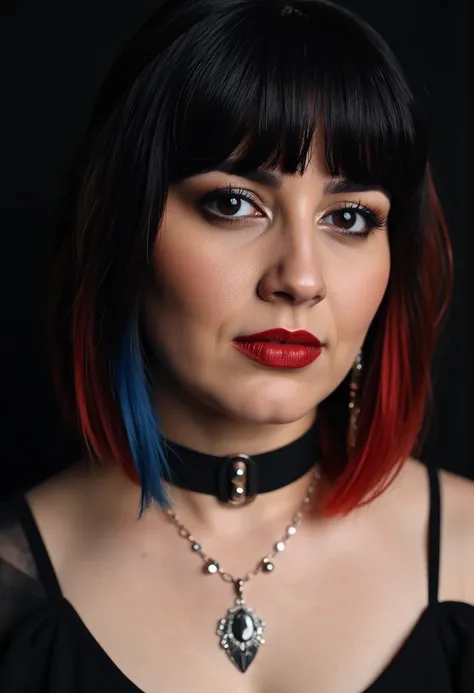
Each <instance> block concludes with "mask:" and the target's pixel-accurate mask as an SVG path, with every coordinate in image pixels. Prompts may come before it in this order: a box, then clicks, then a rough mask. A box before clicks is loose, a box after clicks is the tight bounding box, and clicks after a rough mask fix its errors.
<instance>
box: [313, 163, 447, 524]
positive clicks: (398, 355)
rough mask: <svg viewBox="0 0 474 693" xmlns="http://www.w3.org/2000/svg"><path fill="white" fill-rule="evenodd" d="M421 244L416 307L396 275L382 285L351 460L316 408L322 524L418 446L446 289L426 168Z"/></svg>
mask: <svg viewBox="0 0 474 693" xmlns="http://www.w3.org/2000/svg"><path fill="white" fill-rule="evenodd" d="M422 239H423V247H422V262H421V264H420V267H419V283H420V286H421V287H422V292H421V293H422V295H421V299H420V301H419V304H418V305H415V306H414V305H412V303H410V301H411V296H409V295H407V292H406V291H405V287H404V286H403V281H402V277H401V274H398V276H396V277H395V280H394V281H393V282H392V285H391V286H390V285H389V290H388V301H387V306H386V315H385V319H384V322H383V324H382V325H381V326H380V327H381V331H382V333H381V339H380V338H379V343H380V346H378V344H377V342H376V345H375V349H374V352H373V354H372V359H373V362H372V363H371V364H369V371H368V374H367V378H366V382H365V384H363V385H362V396H361V403H360V406H361V412H360V414H359V420H358V430H359V445H357V444H356V446H355V448H354V449H353V450H352V451H351V452H350V453H347V451H346V450H345V449H344V450H343V449H342V445H341V441H340V440H338V439H337V436H335V435H334V428H333V427H332V428H333V430H332V431H331V430H330V429H331V424H330V420H329V419H330V417H329V416H328V415H327V412H326V411H325V403H324V402H323V403H322V404H321V405H320V412H321V414H320V416H321V419H322V425H321V427H320V435H321V445H322V450H323V460H324V461H323V469H324V471H325V473H326V474H327V476H328V478H329V479H331V480H334V479H336V481H335V483H334V485H333V487H332V489H331V491H330V493H329V494H328V495H327V497H326V498H325V499H324V502H323V505H322V508H321V513H322V515H323V516H324V517H331V516H333V515H338V514H343V515H346V514H348V513H349V512H350V511H351V510H353V509H354V508H355V507H360V506H362V505H366V504H367V503H370V502H371V501H373V500H375V498H377V497H378V496H380V495H381V494H382V493H383V492H384V491H385V490H386V489H387V487H388V486H389V485H390V484H391V483H392V482H393V481H394V480H395V478H396V477H397V476H398V474H399V473H400V471H401V469H402V468H403V465H404V463H405V461H406V460H407V458H409V457H410V455H412V454H413V452H414V450H415V449H416V448H417V447H418V446H419V445H420V444H421V442H422V435H421V430H422V426H423V423H424V416H425V406H426V403H427V402H428V401H429V400H430V399H431V397H432V383H431V370H430V366H431V361H432V356H433V351H434V347H435V343H436V338H437V336H438V331H439V327H440V324H441V320H442V318H443V317H444V315H445V312H446V309H447V306H448V302H449V299H450V297H451V294H452V283H453V258H452V248H451V243H450V239H449V234H448V230H447V225H446V220H445V218H444V215H443V211H442V208H441V205H440V203H439V199H438V196H437V194H436V190H435V186H434V183H433V179H432V176H431V171H430V169H429V167H427V172H426V200H425V216H424V228H423V233H422ZM377 352H378V353H379V354H380V363H379V364H378V363H377V355H378V354H377ZM347 401H349V400H347ZM371 403H372V405H371ZM360 441H362V442H360ZM338 470H340V471H341V473H340V474H337V472H338ZM385 482H388V483H385ZM384 484H385V485H384ZM374 489H375V492H374V493H372V494H371V495H370V492H371V491H373V490H374ZM367 496H369V497H367Z"/></svg>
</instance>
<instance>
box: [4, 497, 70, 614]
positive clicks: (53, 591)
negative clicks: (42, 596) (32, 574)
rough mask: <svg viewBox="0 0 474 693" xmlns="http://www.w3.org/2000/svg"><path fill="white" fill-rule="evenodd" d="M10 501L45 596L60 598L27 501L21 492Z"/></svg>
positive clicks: (51, 567) (60, 595) (50, 565)
mask: <svg viewBox="0 0 474 693" xmlns="http://www.w3.org/2000/svg"><path fill="white" fill-rule="evenodd" d="M12 503H13V505H14V507H15V509H16V511H17V514H18V518H19V520H20V522H21V525H22V527H23V530H24V532H25V535H26V537H27V539H28V543H29V545H30V549H31V553H32V556H33V558H34V560H35V563H36V566H37V568H38V576H39V579H40V582H41V584H42V585H43V589H44V591H45V593H46V596H47V597H48V599H50V600H51V601H54V600H56V599H60V598H61V597H62V592H61V587H60V585H59V581H58V578H57V576H56V573H55V571H54V568H53V564H52V563H51V559H50V557H49V554H48V551H47V549H46V546H45V544H44V541H43V538H42V536H41V533H40V531H39V528H38V525H37V524H36V520H35V518H34V516H33V513H32V511H31V508H30V506H29V504H28V501H27V500H26V498H25V496H24V495H23V494H18V495H16V496H15V497H14V498H13V499H12Z"/></svg>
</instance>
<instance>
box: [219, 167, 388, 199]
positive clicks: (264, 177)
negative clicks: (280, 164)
mask: <svg viewBox="0 0 474 693" xmlns="http://www.w3.org/2000/svg"><path fill="white" fill-rule="evenodd" d="M213 170H214V171H221V172H222V173H230V174H233V175H236V176H239V177H240V178H246V179H247V180H249V181H252V182H253V183H259V184H262V185H266V186H268V187H269V188H275V189H278V188H281V184H282V179H281V176H279V175H278V174H277V173H273V172H272V171H267V170H264V169H257V170H255V171H241V170H239V168H238V161H233V160H228V161H224V162H223V163H222V164H219V165H218V166H216V168H215V169H213ZM375 190H376V191H379V192H381V193H383V194H384V195H385V196H386V197H387V198H388V199H389V200H390V199H391V195H390V193H389V192H388V190H387V189H386V188H384V187H383V186H382V185H380V184H378V183H358V182H357V181H352V180H348V179H347V178H336V179H331V180H328V181H326V183H325V184H324V187H323V194H324V195H341V194H344V193H346V194H348V193H358V192H371V191H375Z"/></svg>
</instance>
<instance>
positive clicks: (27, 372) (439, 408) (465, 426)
mask: <svg viewBox="0 0 474 693" xmlns="http://www.w3.org/2000/svg"><path fill="white" fill-rule="evenodd" d="M156 1H157V0H133V3H132V2H126V3H122V4H119V3H116V2H114V1H112V0H100V2H98V1H97V0H81V2H77V1H76V2H73V1H72V0H68V1H67V2H64V0H61V1H60V0H53V1H51V2H47V1H46V0H43V2H41V3H38V2H37V0H23V1H22V0H0V103H1V108H0V138H1V139H0V172H1V174H2V178H1V180H2V185H1V186H0V230H1V239H2V244H1V253H0V290H1V291H0V296H1V308H0V309H1V315H2V329H1V333H0V334H1V339H0V364H1V371H2V372H1V376H2V377H1V387H0V436H1V448H0V499H1V498H2V497H5V496H7V495H9V494H10V493H12V492H14V491H16V490H17V489H26V488H28V487H30V486H32V485H33V484H35V483H37V482H39V481H40V480H42V479H44V478H46V477H47V476H49V475H51V474H52V473H54V472H55V471H56V470H59V469H60V468H62V467H64V466H66V465H67V464H69V463H70V462H72V461H74V460H75V459H77V457H78V455H79V454H80V452H81V447H80V444H79V441H78V440H77V439H75V438H74V436H72V435H71V434H70V433H69V432H68V431H67V430H66V428H65V425H64V424H63V423H62V420H61V417H60V415H59V410H58V407H57V405H56V403H55V400H54V396H53V393H52V388H51V383H50V377H49V373H48V371H47V367H46V356H45V353H44V349H43V340H42V331H43V323H42V315H41V299H42V295H43V291H44V286H45V278H46V273H47V258H48V253H49V249H50V236H51V223H52V218H53V215H54V212H55V210H56V209H57V205H58V200H59V198H60V194H61V182H62V180H63V179H64V176H65V174H66V172H67V170H68V168H69V166H70V164H71V160H72V158H73V156H74V153H75V151H76V148H77V146H78V145H79V142H80V139H81V136H82V135H83V133H84V131H85V128H86V126H87V119H88V115H89V113H90V110H91V107H92V104H93V101H94V99H95V96H96V94H97V91H98V89H99V87H100V85H101V83H102V81H103V79H104V77H105V75H106V73H107V71H108V68H109V67H110V65H111V63H112V61H113V60H114V58H115V56H116V55H117V53H118V52H120V49H121V47H122V46H123V44H124V42H125V41H126V40H127V39H128V38H129V37H130V36H131V35H132V34H133V33H135V31H136V30H137V29H138V27H139V26H140V25H141V24H142V23H143V22H144V21H145V20H146V19H147V17H148V16H149V14H150V13H151V11H152V10H153V8H154V7H155V6H156ZM469 2H470V0H451V1H449V2H448V1H441V0H393V1H392V2H387V1H383V2H381V1H380V0H363V1H362V0H342V1H341V2H340V4H342V5H344V6H345V7H347V8H349V9H352V10H355V11H356V12H358V13H359V14H361V15H362V16H363V17H364V18H366V19H367V20H368V21H369V22H370V23H372V24H373V26H374V27H375V28H376V29H378V30H379V31H380V32H381V33H382V35H383V36H384V37H385V38H386V39H387V40H388V42H389V44H390V45H391V46H392V48H393V50H394V51H395V53H396V55H397V56H398V58H399V60H400V62H401V64H402V66H403V68H404V70H405V73H406V75H407V77H408V80H409V82H410V84H411V87H412V89H413V90H414V92H415V94H416V95H417V96H418V98H419V99H420V102H421V105H422V108H423V110H424V112H425V114H426V117H427V119H428V127H429V129H430V131H431V140H432V160H433V162H434V166H435V174H436V181H437V184H438V189H439V193H440V197H441V201H442V204H443V206H444V209H445V213H446V216H447V219H448V223H449V226H450V231H451V236H452V242H453V247H454V261H455V271H456V281H455V288H454V298H453V303H452V307H451V311H450V317H449V320H448V323H447V326H446V330H445V333H444V337H443V339H442V341H441V343H440V348H439V353H438V358H437V359H436V364H435V369H434V372H435V404H436V418H435V420H434V423H433V426H432V429H431V433H430V436H429V439H428V441H427V443H426V445H425V448H424V451H423V454H422V455H421V457H422V459H423V460H425V461H426V462H429V463H432V464H436V465H439V466H440V467H442V468H444V469H448V470H450V471H453V472H455V473H457V474H461V475H463V476H468V477H471V478H473V479H474V460H473V455H472V452H471V444H470V433H471V428H472V424H471V412H470V406H469V405H470V401H471V400H472V398H474V376H473V366H472V363H473V354H472V350H473V343H472V340H471V339H470V328H471V315H472V311H471V299H472V297H473V273H472V271H470V266H471V263H472V262H473V261H474V248H473V233H474V230H473V228H472V224H471V219H470V216H469V211H470V210H469V207H470V202H471V199H470V196H471V194H472V192H471V189H470V185H469V184H470V167H469V155H470V128H469V126H468V123H469V122H470V116H472V112H471V111H470V109H469V108H468V95H469V87H470V83H469V75H468V67H467V62H468V51H469V39H470V36H469V33H470V32H469V29H470V25H469V17H468V9H469V8H468V4H469Z"/></svg>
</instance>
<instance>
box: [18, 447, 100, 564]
mask: <svg viewBox="0 0 474 693" xmlns="http://www.w3.org/2000/svg"><path fill="white" fill-rule="evenodd" d="M101 476H102V475H101V474H100V473H99V472H94V470H93V468H92V466H91V465H90V463H89V461H88V460H87V459H81V460H78V461H77V462H76V463H75V464H73V465H72V466H70V467H68V468H67V469H65V470H63V471H61V472H59V473H57V474H55V475H54V476H52V477H50V478H49V479H47V480H45V481H43V482H42V483H40V484H38V485H37V486H35V487H34V488H32V489H30V490H29V491H28V492H27V493H26V494H25V496H26V500H27V502H28V505H29V506H30V509H31V511H32V513H33V516H34V518H35V522H36V524H37V526H38V529H39V531H40V534H41V537H42V539H43V542H44V544H45V546H46V549H47V551H48V554H49V556H50V558H51V561H52V563H53V566H54V568H55V571H56V573H57V574H58V575H59V574H60V573H61V568H62V566H64V565H66V564H67V563H69V562H70V561H71V558H72V557H73V556H74V553H75V551H76V547H77V544H78V540H79V538H80V535H81V534H83V533H84V532H85V531H86V530H88V527H89V525H90V524H91V523H93V522H96V521H97V520H96V518H97V512H96V506H97V502H96V498H97V495H98V491H99V490H100V486H101Z"/></svg>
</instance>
